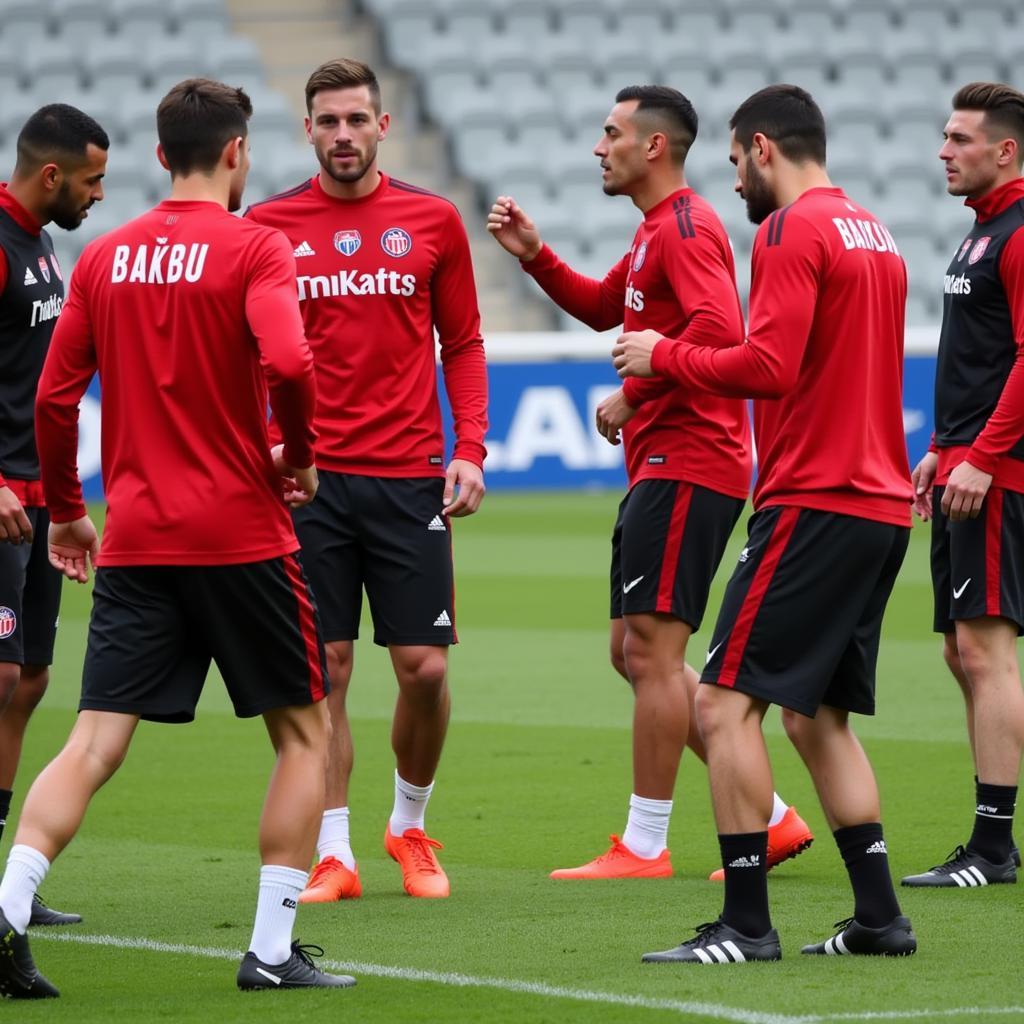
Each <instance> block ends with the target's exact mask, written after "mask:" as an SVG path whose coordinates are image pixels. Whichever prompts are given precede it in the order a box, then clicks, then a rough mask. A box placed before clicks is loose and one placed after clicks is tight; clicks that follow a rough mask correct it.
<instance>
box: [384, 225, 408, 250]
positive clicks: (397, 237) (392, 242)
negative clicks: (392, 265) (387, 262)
mask: <svg viewBox="0 0 1024 1024" xmlns="http://www.w3.org/2000/svg"><path fill="white" fill-rule="evenodd" d="M380 247H381V248H382V249H383V250H384V251H385V252H386V253H387V254H388V255H389V256H395V257H398V256H405V255H406V254H407V253H408V252H409V250H410V249H411V248H412V235H410V234H409V232H408V231H406V230H405V228H388V229H387V231H385V232H384V234H383V235H381V236H380Z"/></svg>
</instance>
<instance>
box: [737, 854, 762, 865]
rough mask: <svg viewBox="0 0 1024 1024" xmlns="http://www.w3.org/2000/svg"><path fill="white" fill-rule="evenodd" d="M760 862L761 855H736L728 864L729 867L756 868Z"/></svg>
mask: <svg viewBox="0 0 1024 1024" xmlns="http://www.w3.org/2000/svg"><path fill="white" fill-rule="evenodd" d="M760 863H761V857H760V856H759V855H758V854H756V853H755V854H754V855H753V856H752V857H737V858H736V859H735V860H734V861H733V862H732V863H731V864H730V865H729V867H731V868H756V867H758V866H759V865H760Z"/></svg>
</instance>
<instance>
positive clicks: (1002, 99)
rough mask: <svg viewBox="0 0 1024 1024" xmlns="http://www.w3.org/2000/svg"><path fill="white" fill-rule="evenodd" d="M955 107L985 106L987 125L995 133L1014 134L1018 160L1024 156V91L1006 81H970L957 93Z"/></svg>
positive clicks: (968, 108) (990, 136)
mask: <svg viewBox="0 0 1024 1024" xmlns="http://www.w3.org/2000/svg"><path fill="white" fill-rule="evenodd" d="M953 109H954V110H981V111H984V113H985V118H984V125H985V129H986V131H987V132H988V134H989V139H990V140H991V141H995V140H992V136H993V135H999V136H1001V137H1003V138H1005V137H1006V136H1010V137H1011V138H1013V139H1015V140H1016V142H1017V162H1018V163H1020V161H1021V158H1022V157H1024V93H1021V92H1019V91H1018V90H1017V89H1014V88H1013V86H1012V85H1004V84H1003V83H1002V82H970V83H969V84H967V85H965V86H964V87H963V88H961V89H958V90H957V93H956V95H955V96H954V97H953Z"/></svg>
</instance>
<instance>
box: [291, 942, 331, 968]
mask: <svg viewBox="0 0 1024 1024" xmlns="http://www.w3.org/2000/svg"><path fill="white" fill-rule="evenodd" d="M292 953H294V954H295V956H297V957H298V958H299V959H300V960H301V961H302V962H303V963H304V964H305V965H306V966H307V967H308V968H309V969H310V970H311V971H319V970H320V968H319V967H317V966H316V965H315V964H314V963H313V957H321V956H323V955H324V949H323V946H314V945H313V944H312V943H307V944H306V945H305V946H303V945H300V942H299V940H298V939H296V940H295V941H294V942H293V943H292Z"/></svg>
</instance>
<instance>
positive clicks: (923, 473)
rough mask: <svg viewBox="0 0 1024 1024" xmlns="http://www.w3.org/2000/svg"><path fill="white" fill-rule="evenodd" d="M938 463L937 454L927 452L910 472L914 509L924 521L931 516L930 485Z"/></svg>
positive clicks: (933, 482) (933, 479)
mask: <svg viewBox="0 0 1024 1024" xmlns="http://www.w3.org/2000/svg"><path fill="white" fill-rule="evenodd" d="M938 465H939V457H938V455H936V454H935V452H928V453H927V454H926V455H925V457H924V458H923V459H922V460H921V461H920V462H919V463H918V464H917V465H916V466H915V467H914V472H913V473H911V474H910V482H911V483H912V484H913V485H914V511H915V512H916V513H917V514H918V516H919V517H920V518H921V519H922V520H924V522H926V523H927V522H928V520H929V519H931V517H932V487H933V486H934V484H935V471H936V469H938Z"/></svg>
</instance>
